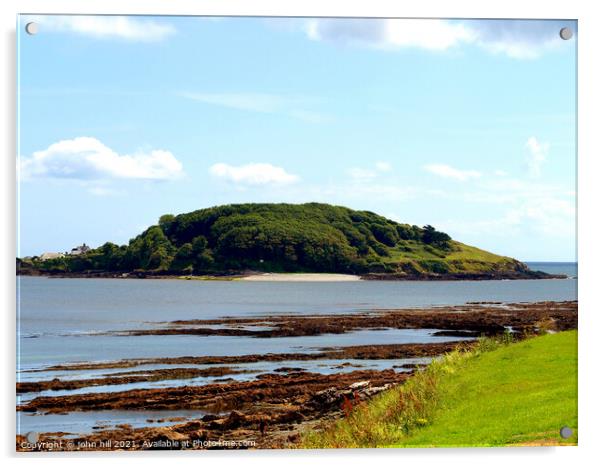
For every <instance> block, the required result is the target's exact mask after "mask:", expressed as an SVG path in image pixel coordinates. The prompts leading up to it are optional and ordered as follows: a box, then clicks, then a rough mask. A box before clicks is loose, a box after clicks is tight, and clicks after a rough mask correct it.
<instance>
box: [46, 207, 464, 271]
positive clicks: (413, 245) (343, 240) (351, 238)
mask: <svg viewBox="0 0 602 466" xmlns="http://www.w3.org/2000/svg"><path fill="white" fill-rule="evenodd" d="M451 244H452V242H451V238H450V237H449V235H447V234H445V233H443V232H439V231H437V230H435V228H433V227H432V226H430V225H427V226H425V227H424V228H420V227H417V226H413V225H406V224H400V223H397V222H394V221H392V220H389V219H387V218H385V217H382V216H380V215H377V214H375V213H372V212H368V211H355V210H352V209H348V208H346V207H338V206H331V205H328V204H318V203H309V204H300V205H297V204H236V205H224V206H219V207H212V208H208V209H201V210H197V211H194V212H190V213H186V214H181V215H171V214H167V215H163V216H161V218H160V219H159V222H158V224H157V225H153V226H151V227H149V228H148V229H146V230H145V231H144V232H143V233H141V234H140V235H138V236H136V237H135V238H133V239H131V240H130V242H129V244H128V245H127V246H117V245H115V244H112V243H106V244H104V245H102V246H101V247H99V248H97V249H93V250H91V251H90V252H88V253H87V254H85V255H82V256H77V257H71V256H67V257H64V258H59V259H53V260H49V261H44V263H43V264H42V265H41V268H44V269H47V270H51V269H53V268H54V269H58V270H65V271H72V272H78V271H83V270H102V271H136V270H139V271H150V272H154V273H178V274H182V273H186V274H190V273H194V274H204V273H215V272H227V271H240V270H245V269H254V270H265V271H313V272H347V273H366V272H371V271H376V272H386V271H394V270H393V269H394V268H395V267H396V266H395V265H394V262H395V260H394V259H395V258H396V257H398V256H400V255H402V256H403V254H405V253H407V252H408V251H416V250H418V249H420V248H425V247H426V248H429V249H428V250H429V251H430V253H429V254H430V255H431V256H433V257H434V258H435V259H436V258H438V257H444V256H445V254H446V251H448V250H449V249H450V248H451ZM392 264H393V265H392ZM392 268H393V269H392Z"/></svg>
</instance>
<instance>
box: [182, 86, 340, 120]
mask: <svg viewBox="0 0 602 466" xmlns="http://www.w3.org/2000/svg"><path fill="white" fill-rule="evenodd" d="M178 95H180V96H181V97H184V98H187V99H190V100H194V101H196V102H201V103H204V104H210V105H217V106H220V107H226V108H232V109H235V110H246V111H250V112H258V113H274V114H276V113H277V114H284V115H287V116H289V117H291V118H295V119H297V120H301V121H305V122H308V123H325V122H328V121H331V120H332V117H331V116H329V115H325V114H323V113H320V112H316V111H313V110H307V108H306V107H307V106H308V105H311V104H312V103H313V102H312V100H315V99H311V98H307V97H297V96H282V95H278V94H265V93H252V92H234V93H198V92H180V93H179V94H178Z"/></svg>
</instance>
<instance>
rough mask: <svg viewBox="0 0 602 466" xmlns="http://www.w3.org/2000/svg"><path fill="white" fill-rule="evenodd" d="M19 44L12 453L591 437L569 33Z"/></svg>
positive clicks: (93, 26)
mask: <svg viewBox="0 0 602 466" xmlns="http://www.w3.org/2000/svg"><path fill="white" fill-rule="evenodd" d="M17 38H18V53H17V57H18V116H17V118H18V130H19V134H18V174H17V176H18V189H19V192H18V200H19V206H18V216H19V218H18V225H19V230H18V251H17V258H16V260H17V274H18V280H17V306H18V309H17V322H16V324H17V386H16V393H17V397H16V398H17V399H16V417H17V432H16V448H17V450H19V451H48V450H66V451H70V450H85V451H96V450H118V449H119V450H162V449H175V450H184V449H186V450H188V449H199V450H203V449H208V448H221V449H241V448H243V449H247V448H249V449H289V448H309V449H316V448H319V449H321V448H356V447H359V448H375V447H390V448H397V447H416V446H419V447H481V446H520V445H531V446H537V445H575V444H576V443H577V432H578V430H577V427H578V426H577V263H576V233H575V221H576V207H577V206H576V164H577V156H576V131H577V126H576V124H577V122H576V60H577V22H576V21H573V20H518V19H516V20H493V19H492V20H487V19H481V20H472V19H453V20H452V19H395V18H389V19H386V18H353V19H351V18H276V17H270V18H267V17H266V18H261V17H177V16H172V17H169V16H165V17H162V16H152V17H151V16H75V15H73V16H70V15H21V16H19V18H18V23H17Z"/></svg>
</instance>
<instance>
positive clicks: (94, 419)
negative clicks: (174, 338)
mask: <svg viewBox="0 0 602 466" xmlns="http://www.w3.org/2000/svg"><path fill="white" fill-rule="evenodd" d="M205 414H207V413H206V412H204V411H200V410H194V411H192V410H180V411H146V410H127V411H125V410H113V411H86V412H81V411H75V412H72V413H67V414H30V413H21V416H20V423H21V426H20V427H21V432H32V431H33V432H67V433H69V434H72V435H67V436H65V437H66V438H69V437H71V436H75V435H80V434H88V433H91V432H93V431H94V430H95V429H94V427H96V428H97V429H98V428H101V429H102V428H111V427H113V426H115V425H118V424H130V425H131V426H132V427H148V426H158V427H160V426H169V425H172V424H180V423H182V422H186V420H192V419H198V418H200V417H203V416H204V415H205ZM174 418H185V420H171V421H170V420H168V419H174ZM149 420H152V422H149ZM157 421H162V422H157Z"/></svg>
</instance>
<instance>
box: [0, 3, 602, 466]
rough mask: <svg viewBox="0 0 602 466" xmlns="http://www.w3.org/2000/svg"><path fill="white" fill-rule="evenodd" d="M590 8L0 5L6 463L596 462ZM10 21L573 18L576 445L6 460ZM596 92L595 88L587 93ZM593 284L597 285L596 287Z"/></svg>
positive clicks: (8, 448) (601, 101) (7, 450)
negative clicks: (77, 17)
mask: <svg viewBox="0 0 602 466" xmlns="http://www.w3.org/2000/svg"><path fill="white" fill-rule="evenodd" d="M596 6H597V5H596V2H595V0H594V1H592V0H572V1H570V0H566V1H562V2H561V1H557V0H550V1H539V0H538V1H534V0H531V1H529V2H527V1H525V0H505V1H504V2H496V3H495V4H494V3H493V2H486V1H482V0H481V1H478V0H455V1H453V2H452V1H449V0H448V1H445V0H429V1H424V0H423V1H421V2H411V3H410V2H401V1H397V2H392V1H391V2H387V1H384V0H370V1H365V0H364V1H358V0H328V1H325V0H321V1H316V0H305V1H300V0H289V1H287V2H284V1H282V0H280V1H279V0H253V1H252V2H251V1H249V0H247V1H245V0H221V1H219V2H216V1H211V0H170V1H165V0H146V1H138V2H137V1H135V0H104V1H101V0H88V1H86V2H82V1H77V0H53V1H52V2H48V1H44V0H19V1H17V0H3V1H2V2H0V9H1V10H0V11H1V12H2V15H1V16H0V18H1V24H2V40H3V45H2V48H1V49H0V50H1V60H2V61H1V62H0V63H1V68H0V69H2V73H1V75H2V78H1V79H2V100H1V102H3V111H2V113H1V114H0V120H1V122H2V124H1V125H0V126H1V128H2V137H1V138H0V141H2V146H3V149H4V151H3V155H4V157H3V158H2V163H3V166H2V168H3V171H2V175H3V180H2V181H3V183H2V189H3V198H2V200H3V202H2V204H1V205H2V213H3V217H4V224H5V225H6V226H5V227H4V228H3V230H2V235H3V236H2V240H3V241H2V242H1V243H0V244H1V249H0V251H1V254H2V268H1V269H0V270H1V274H2V281H1V284H2V296H3V298H4V306H3V308H2V314H3V317H4V321H3V323H4V331H5V338H4V345H3V353H4V354H3V356H4V361H5V364H4V368H5V370H6V371H8V374H5V375H6V377H5V381H6V383H5V384H3V388H2V390H3V395H4V396H3V401H4V403H3V410H4V422H3V423H2V435H1V437H0V438H1V439H2V445H1V446H0V448H2V452H3V456H7V457H9V458H10V460H15V459H16V458H21V459H23V458H24V459H25V460H26V462H29V461H35V459H34V458H43V459H44V460H45V461H50V462H53V463H54V462H57V461H60V462H62V461H65V459H67V458H72V459H74V460H76V461H81V460H83V459H84V458H82V456H85V457H86V459H85V460H86V461H87V462H91V463H92V464H96V463H98V462H100V461H102V460H108V459H116V458H117V457H118V458H119V460H124V459H126V458H127V459H128V460H130V459H131V460H132V461H144V462H151V463H157V462H163V461H165V459H166V458H167V457H170V458H173V459H174V460H175V459H176V458H177V461H178V462H182V461H184V462H186V461H194V462H196V463H198V462H199V461H203V462H207V461H209V462H213V463H217V462H220V463H221V462H226V463H228V462H230V461H232V462H234V461H236V462H239V461H244V462H245V463H246V462H250V463H259V462H261V464H263V465H264V464H266V463H267V464H279V463H281V462H282V461H283V460H284V461H286V462H287V463H289V464H291V465H292V464H306V463H307V461H308V460H309V461H312V462H316V463H322V464H325V463H327V462H328V463H329V462H331V461H332V460H335V459H336V461H337V462H338V461H341V462H342V461H344V462H346V463H351V464H360V463H361V464H365V463H366V461H367V460H368V459H369V458H371V457H372V456H373V455H376V456H377V457H378V458H377V461H378V462H379V463H389V462H390V463H399V462H405V461H411V462H420V464H421V465H422V464H424V463H430V462H433V463H434V462H436V463H439V464H444V465H445V466H447V465H448V464H450V465H451V464H462V465H468V464H478V465H479V466H481V465H482V464H483V462H484V461H485V462H487V464H504V465H506V464H507V463H508V462H509V461H510V462H513V463H514V462H520V463H523V462H525V463H526V462H533V461H536V462H540V461H542V460H543V461H546V463H549V464H566V463H567V462H569V461H571V462H574V461H579V463H581V462H589V461H588V460H593V458H594V457H595V456H599V454H598V455H596V453H597V451H596V446H597V443H598V442H600V440H599V439H598V435H597V434H598V433H599V432H600V429H599V427H598V422H599V419H600V416H599V415H600V411H601V410H600V404H601V403H600V400H599V399H598V396H599V394H600V393H602V390H601V389H600V388H601V387H600V380H601V377H600V375H599V373H598V372H597V371H598V368H599V367H600V363H599V361H600V360H599V357H600V349H599V347H598V348H596V346H597V345H596V342H597V340H598V339H599V337H598V335H597V331H598V330H597V329H599V328H600V325H601V323H602V322H601V321H602V319H601V318H600V316H601V315H602V309H600V306H598V302H597V301H596V298H597V296H596V291H597V287H599V285H598V281H599V280H600V278H599V276H598V275H597V273H596V272H597V269H596V266H597V265H598V264H602V257H601V254H600V249H601V247H600V244H601V239H600V232H601V231H602V229H601V228H599V227H600V224H601V223H602V222H600V214H599V210H600V207H599V205H598V204H599V203H600V202H599V201H598V200H599V199H602V192H601V188H600V187H601V185H602V183H600V181H599V179H598V178H599V174H600V160H599V158H600V157H601V156H602V150H600V147H601V144H600V121H601V120H602V118H601V117H600V115H599V113H600V108H602V97H601V96H602V93H601V91H600V84H599V83H602V71H601V61H600V57H601V56H602V53H601V51H600V50H599V49H598V47H599V45H600V44H602V38H601V35H602V32H600V31H602V21H601V20H600V15H599V14H598V11H597V8H596ZM17 13H55V14H69V13H70V14H76V13H79V14H149V15H151V14H156V15H216V16H219V15H232V16H245V15H249V16H350V17H353V16H357V17H393V16H395V17H416V18H424V17H445V18H538V19H543V18H550V19H552V18H556V19H577V20H578V22H579V61H578V121H579V132H578V148H579V157H578V180H579V185H578V199H579V219H578V227H579V228H578V244H579V275H580V277H579V307H580V326H579V327H580V329H579V330H580V332H579V369H580V370H579V447H558V448H555V447H551V448H528V447H524V448H494V449H492V448H489V449H453V450H452V449H429V450H425V449H421V450H378V451H375V450H334V451H330V450H329V451H320V452H316V451H313V452H312V451H265V450H264V451H253V452H172V453H170V452H164V453H162V452H148V453H147V452H140V453H132V452H128V453H121V454H120V453H81V454H80V453H69V454H63V453H49V454H29V453H20V454H16V453H15V452H14V443H13V442H14V432H15V430H14V427H15V414H14V387H15V385H14V383H15V371H14V367H15V332H14V328H15V327H14V325H15V251H16V228H14V225H15V223H14V222H15V219H16V198H15V196H16V194H15V193H16V185H15V158H14V155H16V128H15V124H16V121H15V120H16V69H15V66H16V36H15V24H16V15H17ZM596 84H597V86H596ZM597 285H598V286H597Z"/></svg>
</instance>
